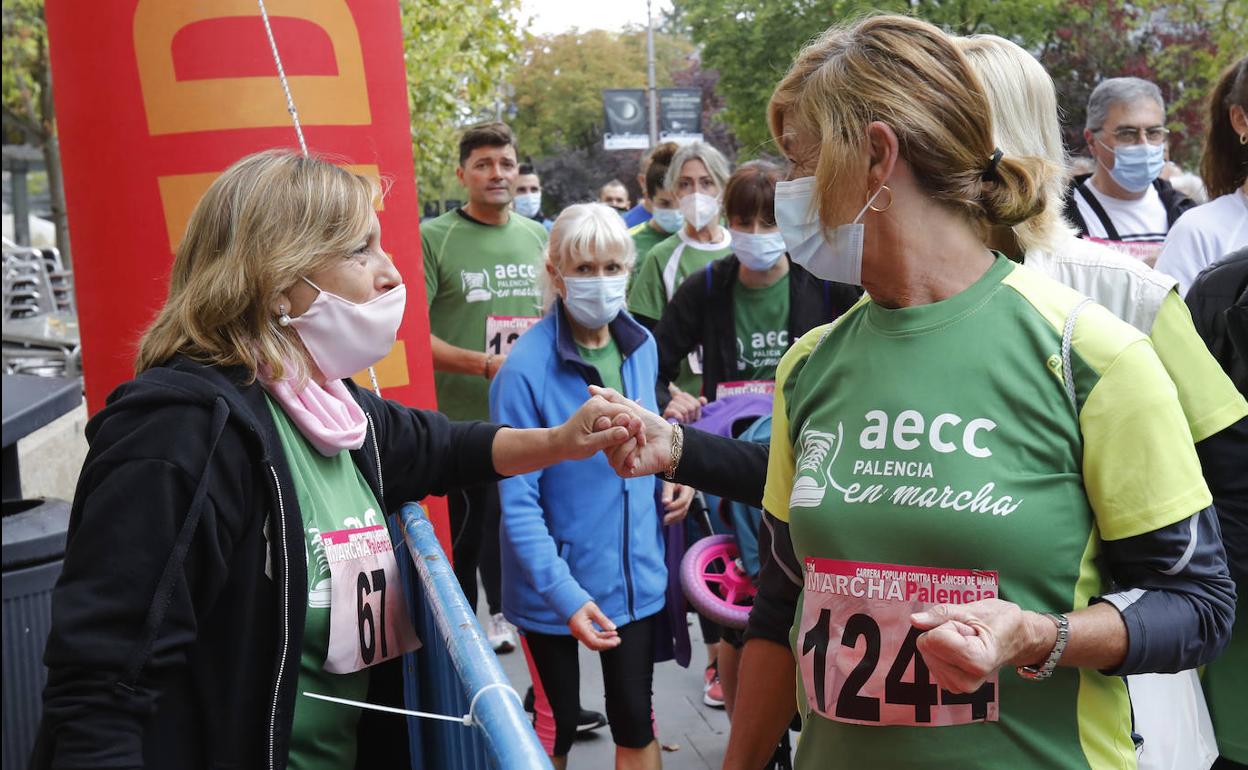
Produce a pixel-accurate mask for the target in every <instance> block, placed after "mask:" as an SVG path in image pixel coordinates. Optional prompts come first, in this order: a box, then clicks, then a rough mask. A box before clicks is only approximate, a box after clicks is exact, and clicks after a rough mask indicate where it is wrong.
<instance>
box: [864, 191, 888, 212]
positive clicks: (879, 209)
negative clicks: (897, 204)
mask: <svg viewBox="0 0 1248 770" xmlns="http://www.w3.org/2000/svg"><path fill="white" fill-rule="evenodd" d="M885 190H888V205H887V206H885V207H884V208H879V207H878V206H876V205H875V204H874V203H872V204H871V205H870V206H869V207H868V208H870V209H871V210H872V211H875V212H884V211H888V210H889V209H891V208H892V207H893V191H892V189H891V188H889V186H888V185H886V184H882V185H880V191H881V192H883V191H885Z"/></svg>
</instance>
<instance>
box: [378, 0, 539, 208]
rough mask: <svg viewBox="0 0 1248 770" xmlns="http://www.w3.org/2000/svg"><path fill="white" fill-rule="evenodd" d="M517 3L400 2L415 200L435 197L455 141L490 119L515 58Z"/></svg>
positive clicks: (490, 0)
mask: <svg viewBox="0 0 1248 770" xmlns="http://www.w3.org/2000/svg"><path fill="white" fill-rule="evenodd" d="M519 10H520V0H454V1H453V2H452V0H402V2H401V11H402V24H403V37H404V60H405V63H406V65H407V91H408V106H409V107H410V108H411V112H412V152H413V154H414V155H415V161H416V179H417V181H418V182H419V183H420V185H421V191H422V195H424V197H429V194H430V193H431V192H441V191H442V189H443V187H444V186H445V185H446V180H447V179H448V178H449V176H450V174H451V173H452V172H453V170H454V168H455V165H456V164H457V162H458V154H457V141H458V133H459V131H460V130H461V129H462V128H463V127H464V126H465V125H468V124H470V123H474V122H477V121H478V120H484V119H488V118H492V117H493V116H494V109H495V105H496V103H501V102H505V101H506V94H505V93H504V91H503V88H502V84H503V83H504V82H505V80H506V75H507V72H508V70H509V69H510V67H511V65H512V62H513V60H514V59H515V58H516V57H517V55H518V54H519V53H520V50H521V40H522V34H523V28H522V25H521V23H520V21H519ZM435 197H436V196H435Z"/></svg>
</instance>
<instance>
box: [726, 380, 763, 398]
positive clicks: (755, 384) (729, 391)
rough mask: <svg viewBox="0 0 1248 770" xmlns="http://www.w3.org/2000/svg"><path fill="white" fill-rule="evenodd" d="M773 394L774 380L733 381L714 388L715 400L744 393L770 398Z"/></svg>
mask: <svg viewBox="0 0 1248 770" xmlns="http://www.w3.org/2000/svg"><path fill="white" fill-rule="evenodd" d="M775 392H776V381H775V380H733V381H732V382H721V383H719V384H718V385H716V386H715V398H716V400H718V399H721V398H727V397H728V396H740V395H743V394H746V393H755V394H758V395H760V396H770V395H772V394H774V393H775Z"/></svg>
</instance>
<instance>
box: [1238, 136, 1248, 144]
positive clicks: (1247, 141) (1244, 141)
mask: <svg viewBox="0 0 1248 770" xmlns="http://www.w3.org/2000/svg"><path fill="white" fill-rule="evenodd" d="M1239 143H1240V144H1248V134H1240V135H1239Z"/></svg>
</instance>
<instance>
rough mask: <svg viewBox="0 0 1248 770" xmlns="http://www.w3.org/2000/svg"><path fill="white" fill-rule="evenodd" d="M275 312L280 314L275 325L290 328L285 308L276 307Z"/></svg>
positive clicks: (281, 306) (282, 306)
mask: <svg viewBox="0 0 1248 770" xmlns="http://www.w3.org/2000/svg"><path fill="white" fill-rule="evenodd" d="M277 312H278V313H280V315H279V316H278V317H277V325H278V326H290V316H289V315H287V314H286V306H285V305H278V306H277Z"/></svg>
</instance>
